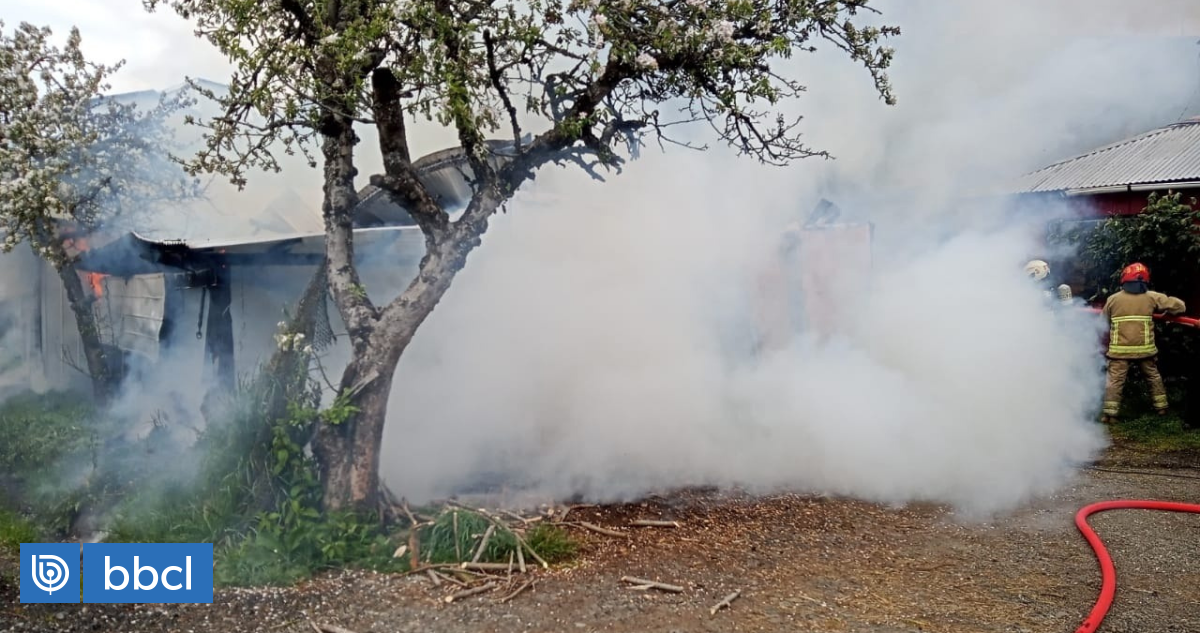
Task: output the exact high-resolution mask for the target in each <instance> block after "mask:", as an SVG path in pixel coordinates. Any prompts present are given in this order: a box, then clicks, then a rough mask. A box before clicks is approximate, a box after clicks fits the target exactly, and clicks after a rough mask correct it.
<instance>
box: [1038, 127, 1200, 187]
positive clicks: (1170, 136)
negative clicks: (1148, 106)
mask: <svg viewBox="0 0 1200 633" xmlns="http://www.w3.org/2000/svg"><path fill="white" fill-rule="evenodd" d="M1196 180H1200V117H1198V118H1195V119H1189V120H1187V121H1183V122H1180V123H1175V124H1172V125H1168V126H1166V127H1161V128H1158V129H1156V130H1151V131H1149V132H1146V133H1144V134H1140V135H1138V136H1134V137H1132V138H1129V139H1125V140H1123V141H1120V142H1117V143H1113V144H1111V145H1106V146H1104V147H1101V148H1098V149H1094V150H1092V151H1090V152H1087V153H1086V154H1080V155H1078V156H1074V157H1072V158H1068V159H1066V160H1063V161H1059V162H1057V163H1054V164H1053V165H1049V166H1047V167H1043V168H1042V169H1039V170H1037V171H1035V172H1032V173H1029V174H1026V175H1024V176H1022V177H1020V178H1018V179H1017V180H1016V182H1015V183H1014V191H1015V192H1016V193H1039V192H1053V191H1071V190H1079V189H1098V188H1103V187H1123V186H1126V185H1143V184H1154V183H1173V182H1189V181H1196Z"/></svg>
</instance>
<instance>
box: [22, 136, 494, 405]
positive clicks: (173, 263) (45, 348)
mask: <svg viewBox="0 0 1200 633" xmlns="http://www.w3.org/2000/svg"><path fill="white" fill-rule="evenodd" d="M509 145H510V142H509V143H505V142H494V143H492V147H491V149H492V152H493V162H494V164H496V165H497V166H499V164H500V163H502V162H503V161H504V160H505V153H504V152H505V148H506V147H507V146H509ZM414 168H415V169H416V170H417V172H418V174H419V177H420V178H421V180H422V181H423V182H424V183H425V185H426V186H427V187H428V188H429V190H430V192H431V193H432V194H433V195H434V197H435V198H436V199H438V200H439V202H441V204H442V205H443V208H445V209H447V210H448V211H451V212H452V217H453V215H454V212H455V211H456V210H460V209H461V208H462V207H463V206H464V205H465V204H466V202H467V201H468V200H469V199H470V195H471V191H470V186H469V176H470V167H469V166H468V165H467V163H466V160H465V158H464V155H463V153H462V150H461V149H460V148H451V149H446V150H443V151H439V152H435V153H433V154H429V155H427V156H425V157H423V158H421V159H419V160H417V161H415V162H414ZM359 198H360V202H359V204H358V206H357V207H356V209H355V212H354V227H355V228H354V246H355V255H356V259H357V261H358V264H359V267H360V274H361V276H362V278H363V281H364V285H365V286H366V288H367V291H368V292H371V293H372V294H374V293H375V291H379V292H380V293H381V294H384V293H390V294H388V297H389V298H390V296H394V294H396V293H399V292H400V291H402V290H403V288H404V287H405V286H406V285H407V284H408V283H409V281H411V279H412V278H413V275H414V274H415V272H416V270H417V267H418V265H419V262H420V259H421V257H422V256H423V255H424V253H425V244H424V236H423V235H422V233H421V230H420V228H419V227H417V226H416V224H415V222H414V221H413V220H412V218H411V217H410V216H409V214H408V212H407V211H406V210H405V209H404V208H403V207H402V206H400V205H398V204H396V203H395V202H394V201H393V200H392V199H391V198H390V196H388V195H386V194H385V193H384V192H383V191H382V190H379V189H377V188H375V187H373V186H367V187H365V188H364V189H363V190H361V191H360V192H359ZM201 204H205V203H204V202H202V203H201ZM305 207H307V205H302V204H300V201H299V199H298V197H297V196H296V195H295V194H294V193H292V192H285V193H284V194H283V196H281V197H280V198H279V199H277V200H276V201H275V202H273V203H272V204H270V205H267V207H266V208H265V209H264V210H263V212H261V213H258V214H248V215H249V217H247V218H242V219H243V220H248V224H250V225H252V226H253V227H254V228H253V229H251V230H247V229H245V228H242V229H241V230H243V231H245V232H246V233H248V234H246V235H243V236H236V235H234V236H232V237H227V238H219V237H212V234H213V232H214V231H213V230H209V231H205V232H206V233H208V234H209V236H207V237H197V238H171V237H160V236H154V235H148V234H145V233H144V232H141V231H126V232H120V233H108V234H104V233H102V232H101V233H97V234H93V235H89V236H87V239H86V240H82V239H81V240H76V242H78V244H77V245H76V246H77V249H78V252H79V256H78V262H77V265H76V267H77V269H78V270H79V272H80V274H81V276H83V277H84V282H85V288H87V289H88V291H89V292H90V293H91V294H92V295H93V297H94V298H95V302H94V304H93V307H94V312H95V314H96V318H97V325H98V327H99V329H100V334H101V339H102V342H103V343H104V344H105V345H106V346H107V347H108V348H109V350H110V351H116V352H117V354H118V355H119V356H120V357H121V359H122V360H123V365H124V372H125V374H126V375H127V376H130V377H134V378H136V379H137V381H138V382H139V383H149V382H157V383H158V387H157V388H156V389H155V391H156V392H159V393H161V392H162V391H163V388H164V387H165V388H166V391H171V390H177V391H180V392H187V391H191V392H198V391H203V389H199V390H198V389H197V388H196V386H197V385H205V387H206V388H208V389H214V388H215V389H231V388H232V387H233V386H234V385H235V384H236V381H237V380H238V378H239V377H240V376H243V375H246V374H247V373H249V372H253V371H254V370H255V369H257V367H258V366H259V364H260V363H261V362H263V361H265V360H266V359H267V358H268V357H269V356H270V355H271V354H272V353H273V352H274V348H275V345H276V343H275V339H274V334H275V333H276V329H277V324H278V322H280V321H282V320H283V319H284V318H285V316H286V314H287V312H288V311H289V310H291V309H294V307H295V306H296V303H297V301H298V300H299V298H300V296H301V294H302V293H303V292H304V289H305V287H306V286H307V285H308V283H309V281H310V280H311V279H312V277H313V275H314V274H315V273H316V272H317V271H318V267H319V266H320V265H321V263H322V262H323V261H324V257H325V241H324V240H325V235H324V231H323V230H322V220H321V217H320V215H319V214H317V213H316V212H315V210H312V209H311V208H309V209H307V211H309V213H307V214H305V213H304V211H305V210H306V209H305ZM210 228H214V229H215V230H216V231H220V230H221V227H210ZM254 229H257V230H254ZM229 232H232V231H229V230H226V233H229ZM5 260H6V267H7V268H8V272H9V274H10V275H12V276H11V277H10V279H11V280H13V281H18V282H19V283H12V282H11V281H10V283H8V284H6V285H7V286H9V287H8V288H6V289H5V290H6V292H4V293H3V302H4V303H5V304H6V305H3V306H0V311H2V313H3V314H4V315H5V316H6V317H8V318H7V320H6V321H7V322H6V323H4V324H3V325H5V326H6V327H5V329H4V331H3V334H2V335H0V336H2V339H0V340H2V342H3V346H4V348H5V349H4V357H5V358H6V360H7V363H6V365H5V366H3V367H0V388H4V389H7V390H9V391H19V390H27V389H28V390H33V391H38V392H44V391H47V390H65V389H73V388H86V386H87V385H88V384H89V382H88V380H89V379H88V377H87V375H86V373H85V370H84V367H85V363H84V362H83V352H82V343H81V341H80V337H79V331H78V328H77V326H76V323H75V318H74V315H73V314H72V312H71V308H70V306H69V304H68V301H67V297H66V293H65V290H64V289H63V285H62V282H61V281H60V279H59V276H58V273H57V272H56V271H55V270H54V268H53V267H51V266H50V265H49V264H47V263H46V262H44V261H43V260H41V259H40V258H38V257H37V256H36V255H35V254H34V253H33V252H32V251H31V250H29V249H20V250H18V251H14V252H13V253H12V254H10V255H7V256H6V257H5ZM331 303H332V302H331V301H328V300H326V301H323V304H324V305H322V309H320V310H318V312H320V314H318V315H317V321H318V323H316V326H315V327H316V330H317V331H318V332H320V333H323V335H324V336H323V337H322V338H324V339H325V340H324V341H322V342H324V343H327V344H332V345H331V346H330V347H329V348H328V349H327V350H326V357H327V359H328V360H327V361H325V362H327V363H328V364H329V366H331V367H335V368H339V369H340V367H341V365H342V364H344V362H345V360H347V359H348V357H349V350H348V348H347V347H346V346H343V345H339V344H338V343H339V342H340V341H344V340H345V339H339V337H338V333H339V331H340V330H341V329H342V328H341V326H340V323H341V319H340V318H339V317H338V315H337V311H336V308H335V307H334V306H333V305H330V304H331ZM197 395H199V396H203V394H202V393H199V394H197V393H192V394H189V395H188V399H192V398H195V397H196V396H197Z"/></svg>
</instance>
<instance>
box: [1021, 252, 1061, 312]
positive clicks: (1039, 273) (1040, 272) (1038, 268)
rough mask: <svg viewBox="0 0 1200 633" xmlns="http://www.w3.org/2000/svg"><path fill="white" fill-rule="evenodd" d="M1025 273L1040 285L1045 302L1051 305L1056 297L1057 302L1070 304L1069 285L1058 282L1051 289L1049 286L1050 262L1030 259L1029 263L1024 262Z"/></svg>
mask: <svg viewBox="0 0 1200 633" xmlns="http://www.w3.org/2000/svg"><path fill="white" fill-rule="evenodd" d="M1025 274H1026V275H1029V278H1030V279H1032V280H1033V281H1035V282H1037V283H1038V284H1040V285H1042V294H1043V295H1045V297H1046V302H1047V303H1049V304H1050V305H1051V306H1052V307H1053V306H1054V300H1055V299H1056V298H1057V299H1058V302H1059V303H1061V304H1063V305H1070V303H1071V299H1072V297H1073V295H1072V293H1071V287H1070V286H1068V285H1067V284H1059V285H1058V286H1057V287H1055V288H1053V289H1051V287H1050V283H1051V282H1050V264H1047V263H1046V262H1045V261H1044V260H1041V259H1031V260H1029V263H1027V264H1025Z"/></svg>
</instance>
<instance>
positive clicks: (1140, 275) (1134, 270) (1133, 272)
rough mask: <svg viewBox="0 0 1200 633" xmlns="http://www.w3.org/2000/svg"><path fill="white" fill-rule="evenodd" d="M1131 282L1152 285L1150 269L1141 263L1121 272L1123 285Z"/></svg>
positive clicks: (1129, 266) (1127, 267)
mask: <svg viewBox="0 0 1200 633" xmlns="http://www.w3.org/2000/svg"><path fill="white" fill-rule="evenodd" d="M1131 281H1141V282H1145V283H1150V269H1149V268H1146V265H1145V264H1141V263H1133V264H1130V265H1128V266H1126V267H1125V270H1122V271H1121V283H1123V284H1124V283H1129V282H1131Z"/></svg>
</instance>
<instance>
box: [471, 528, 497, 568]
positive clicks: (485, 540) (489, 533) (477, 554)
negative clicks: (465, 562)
mask: <svg viewBox="0 0 1200 633" xmlns="http://www.w3.org/2000/svg"><path fill="white" fill-rule="evenodd" d="M495 531H496V524H495V523H493V524H491V525H489V526H488V529H487V531H486V532H484V533H483V540H481V541H479V547H477V548H475V556H474V557H472V558H471V562H472V563H478V562H479V557H480V556H483V551H484V550H485V549H487V544H488V541H489V540H491V538H492V532H495Z"/></svg>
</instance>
